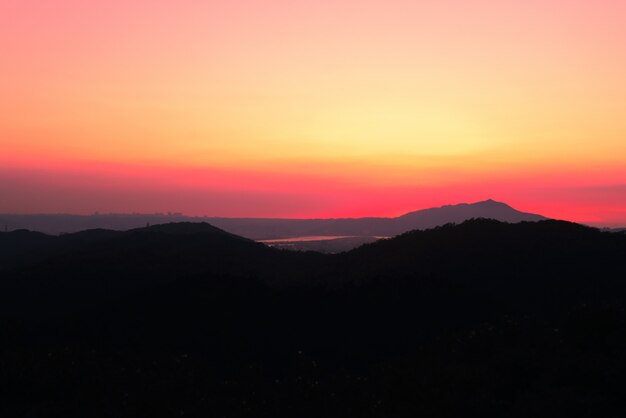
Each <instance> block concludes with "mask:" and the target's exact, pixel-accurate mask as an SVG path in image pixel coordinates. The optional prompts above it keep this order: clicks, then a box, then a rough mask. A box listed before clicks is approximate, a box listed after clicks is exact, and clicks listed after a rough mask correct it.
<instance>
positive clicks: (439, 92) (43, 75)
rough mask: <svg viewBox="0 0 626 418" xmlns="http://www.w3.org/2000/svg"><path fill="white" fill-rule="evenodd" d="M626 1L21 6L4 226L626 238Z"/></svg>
mask: <svg viewBox="0 0 626 418" xmlns="http://www.w3.org/2000/svg"><path fill="white" fill-rule="evenodd" d="M624 22H626V2H624V1H623V0H598V1H594V2H590V1H587V0H525V1H501V0H423V1H416V0H410V1H409V0H384V1H383V0H358V1H357V0H332V1H326V0H317V1H298V0H262V1H261V0H258V1H257V0H249V1H243V0H229V1H222V0H220V1H213V0H203V1H200V0H197V1H196V0H187V1H184V2H181V1H175V0H149V1H148V0H132V1H130V0H108V1H106V2H104V1H103V2H92V1H82V0H54V1H53V0H0V51H2V53H1V54H0V213H2V212H4V213H85V214H86V213H93V212H96V211H98V212H148V213H153V212H167V211H172V212H184V213H185V214H189V215H208V216H255V217H293V218H302V217H357V216H395V215H399V214H402V213H405V212H408V211H412V210H416V209H422V208H426V207H431V206H440V205H444V204H454V203H459V202H473V201H479V200H484V199H488V198H492V199H495V200H499V201H504V202H506V203H509V204H510V205H512V206H514V207H516V208H518V209H520V210H524V211H528V212H535V213H541V214H543V215H545V216H550V217H555V218H560V219H568V220H572V221H576V222H585V223H591V224H594V225H606V226H615V225H626V113H625V109H626V77H624V74H626V24H624Z"/></svg>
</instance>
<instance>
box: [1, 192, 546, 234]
mask: <svg viewBox="0 0 626 418" xmlns="http://www.w3.org/2000/svg"><path fill="white" fill-rule="evenodd" d="M472 218H488V219H495V220H498V221H502V222H521V221H539V220H543V219H546V218H545V217H543V216H540V215H536V214H532V213H525V212H520V211H517V210H515V209H513V208H512V207H510V206H509V205H507V204H505V203H500V202H496V201H494V200H491V199H490V200H485V201H482V202H477V203H472V204H467V203H462V204H458V205H447V206H442V207H439V208H430V209H424V210H418V211H415V212H410V213H407V214H405V215H402V216H400V217H396V218H375V217H372V218H335V219H280V218H217V217H188V216H184V215H182V214H157V215H146V214H94V215H11V214H4V215H0V225H6V226H7V229H8V230H16V229H28V230H32V231H38V232H44V233H47V234H54V235H56V234H61V233H72V232H78V231H82V230H86V229H96V228H103V229H112V230H129V229H133V228H141V227H143V226H145V225H147V224H150V225H154V224H163V223H171V222H207V223H210V224H211V225H214V226H216V227H218V228H221V229H223V230H225V231H228V232H231V233H233V234H237V235H241V236H243V237H246V238H250V239H254V240H276V239H284V238H290V237H302V236H350V237H391V236H395V235H398V234H401V233H403V232H407V231H410V230H414V229H427V228H433V227H435V226H439V225H444V224H446V223H461V222H463V221H466V220H468V219H472Z"/></svg>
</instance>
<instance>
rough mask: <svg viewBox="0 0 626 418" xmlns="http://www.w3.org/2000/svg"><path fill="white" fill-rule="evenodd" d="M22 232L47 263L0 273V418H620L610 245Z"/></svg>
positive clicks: (518, 239) (515, 239)
mask: <svg viewBox="0 0 626 418" xmlns="http://www.w3.org/2000/svg"><path fill="white" fill-rule="evenodd" d="M24 234H26V236H28V239H33V241H36V240H39V239H43V240H46V242H47V241H52V242H54V243H55V244H54V245H53V247H54V248H55V249H56V251H61V250H62V251H61V252H57V253H54V254H52V253H48V254H46V256H45V257H44V258H41V256H38V257H35V258H36V259H31V258H30V255H31V254H34V252H33V253H31V252H29V251H26V252H25V253H23V254H24V255H25V256H24V258H23V259H22V260H21V261H20V264H19V266H17V267H15V266H14V267H11V268H10V269H5V270H4V271H2V272H0V277H1V279H0V341H2V342H3V344H2V345H1V346H0V375H1V376H2V379H0V382H9V383H7V384H3V383H0V389H1V390H2V392H1V393H2V395H1V396H2V402H0V414H2V416H12V417H26V416H38V417H56V416H77V417H78V416H94V417H135V416H155V417H159V416H180V415H182V414H181V411H183V412H184V415H187V416H189V415H190V416H230V417H244V416H245V417H251V416H253V417H255V416H258V417H269V416H271V417H277V418H280V417H290V418H291V417H293V416H299V417H304V418H306V417H322V416H323V417H330V418H339V417H346V416H364V417H370V418H375V417H391V416H392V417H399V418H404V417H407V418H408V417H415V416H436V417H458V416H482V417H493V418H496V417H497V418H501V417H509V418H516V417H528V416H545V413H546V412H549V414H550V416H576V417H590V418H591V417H593V418H596V417H598V416H607V417H609V416H615V417H617V416H624V414H625V413H626V407H625V406H624V404H623V391H622V390H621V389H620V388H621V386H622V385H620V383H621V382H622V381H623V379H624V378H626V355H625V354H624V353H626V300H625V296H624V295H626V279H625V277H626V263H624V262H623V260H624V259H625V256H626V236H625V235H622V234H615V233H609V232H602V231H599V230H597V229H594V228H588V227H584V226H581V225H577V224H572V223H569V222H562V221H552V220H547V221H539V222H520V223H503V222H498V221H494V220H488V219H473V220H470V221H466V222H463V223H461V224H458V225H452V224H448V225H444V226H439V227H436V228H432V229H427V230H423V231H422V230H415V231H410V232H407V233H404V234H401V235H400V236H397V237H395V238H392V239H388V240H381V241H378V242H375V243H372V244H368V245H365V246H363V247H360V248H358V249H356V250H353V251H350V252H347V253H343V254H336V255H324V254H319V253H305V252H302V253H298V252H288V251H279V250H275V249H272V248H268V247H266V246H264V245H262V244H259V243H255V242H252V241H250V240H247V239H242V238H239V237H235V236H232V235H231V234H229V233H226V232H224V231H221V230H219V229H216V228H214V227H212V226H210V225H206V224H171V225H163V226H161V225H159V226H153V227H148V228H140V229H136V230H131V231H127V232H111V231H87V232H84V233H81V234H70V235H64V236H60V237H46V236H43V237H42V236H41V235H38V234H34V235H30V233H25V232H23V231H22V232H19V233H10V234H5V235H4V236H3V237H0V243H2V245H4V247H3V248H11V244H10V242H9V239H11V237H14V238H15V237H18V238H19V237H21V238H20V239H22V238H24ZM3 240H4V241H3ZM20 242H22V244H23V242H24V241H23V240H22V241H20ZM37 242H39V241H37ZM74 243H80V245H75V244H74ZM22 244H20V245H22ZM33 251H34V250H33ZM37 251H39V249H37ZM77 400H80V401H77Z"/></svg>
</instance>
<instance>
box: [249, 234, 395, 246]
mask: <svg viewBox="0 0 626 418" xmlns="http://www.w3.org/2000/svg"><path fill="white" fill-rule="evenodd" d="M342 238H376V239H385V238H389V237H369V236H365V237H363V236H358V235H309V236H302V237H291V238H279V239H261V240H258V242H263V243H265V244H275V243H279V242H280V243H282V242H285V243H287V242H309V241H330V240H335V239H342Z"/></svg>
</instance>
